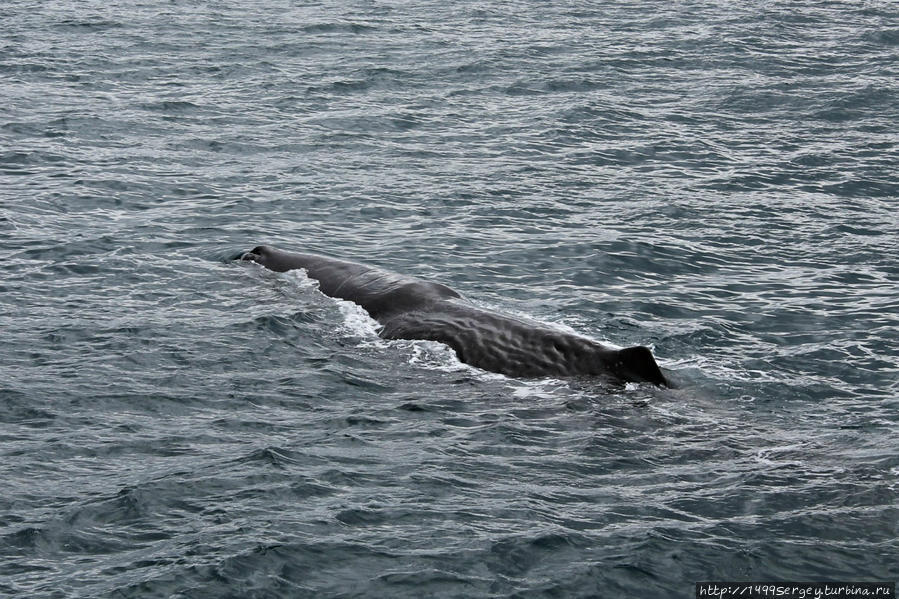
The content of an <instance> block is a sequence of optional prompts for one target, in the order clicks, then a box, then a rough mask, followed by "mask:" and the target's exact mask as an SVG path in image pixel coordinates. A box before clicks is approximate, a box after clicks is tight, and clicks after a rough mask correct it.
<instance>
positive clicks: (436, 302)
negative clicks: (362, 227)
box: [241, 246, 668, 386]
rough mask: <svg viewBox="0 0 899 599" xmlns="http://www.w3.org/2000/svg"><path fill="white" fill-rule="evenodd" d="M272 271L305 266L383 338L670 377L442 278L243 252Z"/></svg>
mask: <svg viewBox="0 0 899 599" xmlns="http://www.w3.org/2000/svg"><path fill="white" fill-rule="evenodd" d="M241 259H242V260H247V261H252V262H256V263H257V264H261V265H262V266H264V267H266V268H268V269H270V270H273V271H276V272H286V271H288V270H294V269H303V270H305V271H306V274H307V275H308V276H309V278H311V279H315V280H316V281H318V283H319V289H320V290H321V291H322V293H324V294H325V295H328V296H331V297H335V298H339V299H344V300H348V301H351V302H353V303H356V304H359V305H360V306H362V308H364V309H365V310H366V311H367V312H368V313H369V314H370V315H371V317H372V318H374V319H375V320H377V321H378V322H379V323H381V324H382V325H383V327H384V328H383V329H382V330H381V333H380V335H381V337H384V338H385V339H426V340H431V341H440V342H442V343H445V344H447V345H449V346H450V347H451V348H453V350H455V352H456V355H457V356H458V357H459V360H461V361H462V362H465V363H466V364H470V365H472V366H476V367H478V368H482V369H484V370H488V371H491V372H498V373H501V374H505V375H508V376H516V377H542V376H578V375H591V376H602V377H607V378H610V379H614V380H618V381H626V382H627V381H630V382H648V383H653V384H656V385H664V386H667V385H668V381H667V380H666V379H665V377H664V375H663V374H662V372H661V370H660V369H659V366H658V364H656V361H655V359H654V358H653V356H652V352H650V350H649V348H646V347H643V346H635V347H628V348H625V349H620V350H619V349H614V348H610V347H607V346H604V345H602V344H600V343H598V342H596V341H593V340H591V339H587V338H586V337H581V336H579V335H574V334H571V333H566V332H564V331H560V330H557V329H554V328H551V327H549V326H547V325H545V324H541V323H539V322H536V321H532V320H528V319H523V318H519V317H516V316H511V315H507V314H502V313H499V312H496V311H493V310H487V309H484V308H481V307H478V306H476V305H474V304H472V303H471V302H469V301H468V300H466V299H465V298H463V297H462V296H461V295H459V293H457V292H455V291H453V290H452V289H450V288H449V287H447V286H446V285H441V284H440V283H433V282H429V281H424V280H422V279H417V278H415V277H409V276H406V275H401V274H397V273H392V272H390V271H387V270H383V269H381V268H377V267H373V266H366V265H364V264H358V263H355V262H349V261H346V260H339V259H336V258H329V257H327V256H320V255H316V254H303V253H293V252H285V251H282V250H278V249H275V248H272V247H269V246H259V247H256V248H254V249H253V250H252V251H250V252H247V253H245V254H243V255H242V256H241Z"/></svg>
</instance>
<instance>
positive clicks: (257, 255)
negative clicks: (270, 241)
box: [235, 245, 288, 272]
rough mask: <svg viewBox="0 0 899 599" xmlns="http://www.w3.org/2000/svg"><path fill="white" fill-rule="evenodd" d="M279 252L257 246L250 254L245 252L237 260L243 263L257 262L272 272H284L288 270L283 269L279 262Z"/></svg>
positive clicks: (265, 246)
mask: <svg viewBox="0 0 899 599" xmlns="http://www.w3.org/2000/svg"><path fill="white" fill-rule="evenodd" d="M277 254H278V250H276V249H275V248H273V247H271V246H268V245H257V246H256V247H254V248H253V249H252V250H250V251H249V252H243V253H241V254H240V255H239V256H237V257H236V258H235V259H236V260H241V261H243V262H255V263H256V264H259V265H261V266H264V267H266V268H268V269H270V270H275V271H279V272H281V271H284V270H288V269H287V268H281V267H280V265H279V262H278V260H277Z"/></svg>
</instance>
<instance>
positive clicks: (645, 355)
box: [615, 345, 673, 387]
mask: <svg viewBox="0 0 899 599" xmlns="http://www.w3.org/2000/svg"><path fill="white" fill-rule="evenodd" d="M617 358H618V359H617V361H616V363H615V370H616V371H617V372H616V373H615V374H616V375H617V376H618V377H619V378H621V379H622V380H625V381H639V382H647V383H653V384H655V385H661V386H663V387H672V386H673V385H672V384H671V383H670V382H669V381H668V379H666V378H665V375H664V374H662V369H661V368H659V365H658V364H657V363H656V360H655V358H654V357H653V355H652V351H650V349H649V348H648V347H646V346H643V345H635V346H634V347H625V348H624V349H620V350H618V356H617Z"/></svg>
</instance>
